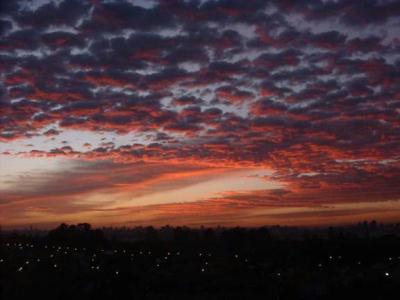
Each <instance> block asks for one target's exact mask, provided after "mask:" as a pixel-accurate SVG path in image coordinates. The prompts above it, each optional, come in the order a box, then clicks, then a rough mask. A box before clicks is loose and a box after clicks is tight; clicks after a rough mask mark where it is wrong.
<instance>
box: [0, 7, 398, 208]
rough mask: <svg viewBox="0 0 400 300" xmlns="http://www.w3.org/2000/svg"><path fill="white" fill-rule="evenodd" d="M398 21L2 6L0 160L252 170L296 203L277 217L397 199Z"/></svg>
mask: <svg viewBox="0 0 400 300" xmlns="http://www.w3.org/2000/svg"><path fill="white" fill-rule="evenodd" d="M399 9H400V6H399V4H398V1H378V0H367V1H362V2H356V1H347V0H339V1H315V2H309V1H291V0H288V1H275V0H273V1H258V0H251V1H200V2H199V1H190V2H187V1H186V2H185V1H182V2H179V1H164V0H160V1H155V3H154V5H151V6H147V7H143V6H138V5H135V4H133V3H132V2H131V1H118V2H112V1H111V2H110V1H60V2H59V3H58V2H57V3H55V2H53V1H43V2H41V3H39V4H34V3H32V2H30V1H23V0H21V1H11V2H10V3H8V2H7V4H5V5H3V8H2V11H1V14H0V28H1V31H0V36H1V42H0V61H1V62H0V70H1V79H2V80H1V83H0V90H1V93H0V124H1V126H0V141H1V142H3V143H4V144H5V145H4V146H2V151H1V152H3V153H5V154H7V155H11V156H25V157H47V158H49V159H50V158H54V157H64V158H71V159H80V160H84V161H86V162H90V163H94V162H96V161H97V162H98V163H99V164H101V163H104V161H107V160H109V161H114V163H117V164H121V168H122V164H127V165H129V164H133V163H138V162H139V161H140V162H144V163H148V164H160V163H164V164H170V163H171V164H176V163H182V164H185V165H186V164H187V165H192V164H194V165H207V166H214V167H221V166H241V167H250V166H251V167H254V166H257V167H262V168H265V169H268V170H273V171H274V174H273V175H272V177H271V179H273V180H278V181H281V182H282V183H283V182H284V183H285V184H287V185H288V186H289V187H290V188H288V191H290V193H291V194H293V195H294V193H295V192H294V191H296V193H297V196H296V197H294V196H292V197H293V198H290V197H289V196H288V195H289V194H288V195H285V196H282V197H278V198H274V199H278V200H277V203H283V204H282V205H284V203H286V202H285V201H286V200H287V199H289V198H290V201H292V202H293V203H301V202H302V201H303V202H304V203H308V199H311V200H310V201H311V203H313V204H314V205H320V204H321V203H319V202H318V201H317V202H318V203H317V202H316V201H315V199H317V198H321V199H325V201H326V202H331V201H337V202H342V201H344V202H349V201H350V202H351V201H353V202H358V201H361V200H362V199H364V200H365V201H369V200H371V201H372V198H373V199H374V201H379V199H381V200H382V201H383V200H385V201H386V200H388V199H395V198H396V197H398V196H399V191H398V189H397V188H396V178H398V176H399V174H400V173H399V172H400V170H399V165H398V164H399V160H400V157H399V155H398V153H400V140H399V135H400V131H399V128H400V127H399V125H400V121H399V119H400V104H399V103H400V73H399V71H398V70H399V67H400V60H399V54H400V47H399V45H400V44H399V42H398V40H397V39H396V38H395V37H396V33H397V32H398V30H397V27H398V23H399V18H398V15H399V14H398V12H399ZM99 135H107V136H110V137H112V138H113V139H115V140H112V141H111V139H110V140H107V141H100V140H99V138H98V136H99ZM48 136H51V139H48V138H47V139H46V137H48ZM43 139H46V142H44V140H43ZM63 141H66V142H67V144H68V146H66V143H63ZM111 142H112V144H111ZM102 143H103V144H102ZM24 144H31V145H32V146H31V147H24V146H23V145H24ZM83 145H84V146H83ZM89 145H90V147H89ZM358 160H362V161H363V163H360V161H358ZM304 174H314V176H304ZM315 174H317V175H315ZM110 180H111V181H112V179H110ZM374 185H375V189H374V190H373V191H372V190H371V189H370V187H371V186H374ZM90 186H91V185H90V184H89V183H88V187H90ZM46 188H49V189H50V187H46ZM82 188H83V189H84V187H82ZM342 191H346V192H347V193H348V195H349V197H348V199H347V200H346V199H345V198H346V197H345V194H343V193H342ZM365 191H368V192H371V193H372V194H373V195H375V193H376V195H378V194H379V195H381V197H378V196H376V197H375V196H374V197H372V198H371V199H369V197H368V196H366V192H365ZM333 194H335V195H338V196H337V198H334V197H331V195H333ZM264 196H265V197H266V199H267V200H268V199H270V198H268V197H270V196H267V195H264ZM235 197H236V196H235ZM251 197H255V198H257V195H251ZM251 197H250V196H249V199H250V198H251ZM285 197H286V198H285ZM235 199H236V198H235ZM257 199H258V198H257ZM285 199H286V200H285ZM335 199H336V200H335ZM213 201H221V199H219V200H213ZM268 201H270V200H268ZM268 201H267V203H269V202H268ZM290 201H289V202H288V203H290ZM321 202H322V200H321ZM212 203H213V202H212ZM249 203H251V201H250V200H249ZM249 205H250V206H251V204H249ZM258 205H259V203H257V202H254V207H257V206H258Z"/></svg>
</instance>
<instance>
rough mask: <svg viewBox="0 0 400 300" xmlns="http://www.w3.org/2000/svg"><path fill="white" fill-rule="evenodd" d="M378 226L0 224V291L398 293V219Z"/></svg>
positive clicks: (75, 294) (32, 294)
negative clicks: (48, 227)
mask: <svg viewBox="0 0 400 300" xmlns="http://www.w3.org/2000/svg"><path fill="white" fill-rule="evenodd" d="M378 227H379V226H377V225H376V224H373V225H371V224H362V225H359V226H358V227H355V228H341V229H329V230H328V229H327V230H324V231H323V230H320V231H315V232H314V231H302V230H300V231H291V230H286V231H285V230H278V231H277V230H275V231H274V230H270V229H266V228H260V229H240V228H235V229H218V230H211V229H200V230H191V229H187V228H171V227H168V228H167V229H165V228H164V229H160V230H155V229H153V228H150V227H149V228H140V229H135V230H136V231H135V230H131V231H130V230H127V229H123V230H112V229H104V230H102V231H100V230H92V229H91V228H90V226H89V225H88V224H80V225H78V226H67V225H62V226H60V227H58V228H57V229H56V230H53V231H51V232H49V233H48V234H47V233H46V234H42V235H38V234H35V233H32V232H31V233H29V232H28V233H21V232H17V233H15V232H14V233H3V234H2V237H1V241H0V243H1V244H0V276H1V277H0V298H1V299H340V298H342V299H400V298H399V297H400V296H399V295H400V237H399V235H398V233H399V231H398V228H399V226H398V225H396V226H391V227H385V226H381V227H379V228H378ZM130 236H131V237H132V236H135V237H136V238H135V240H132V239H128V238H127V237H130ZM138 236H139V237H140V238H138Z"/></svg>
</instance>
